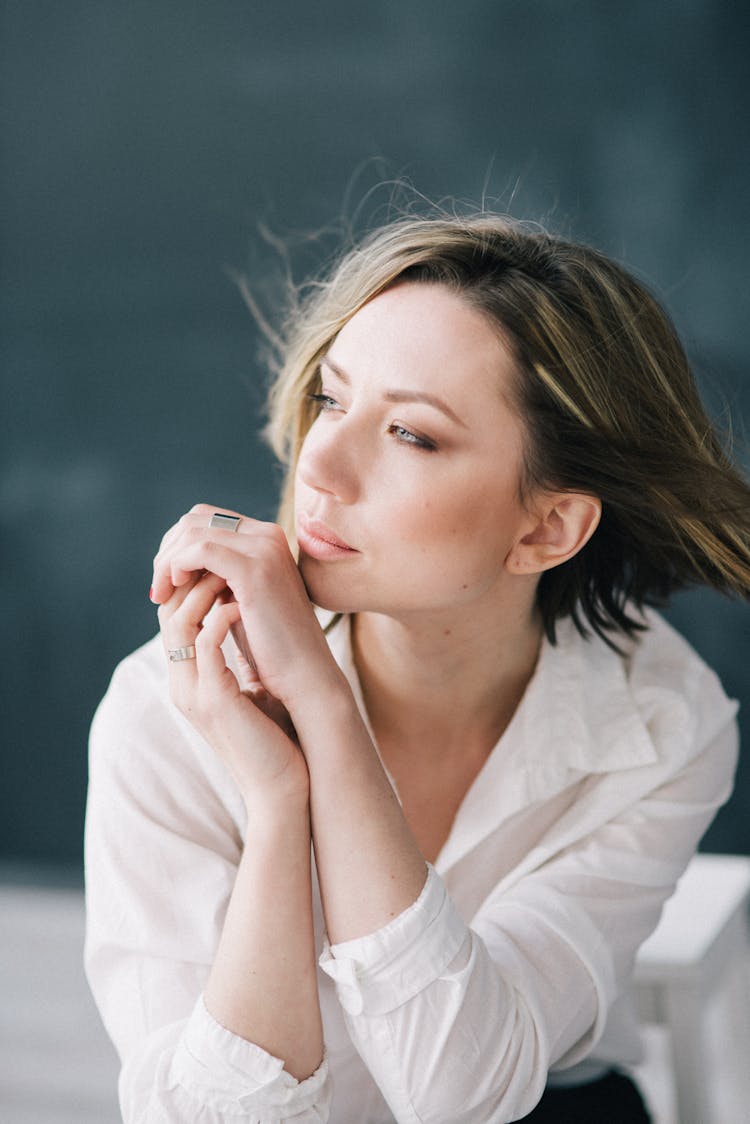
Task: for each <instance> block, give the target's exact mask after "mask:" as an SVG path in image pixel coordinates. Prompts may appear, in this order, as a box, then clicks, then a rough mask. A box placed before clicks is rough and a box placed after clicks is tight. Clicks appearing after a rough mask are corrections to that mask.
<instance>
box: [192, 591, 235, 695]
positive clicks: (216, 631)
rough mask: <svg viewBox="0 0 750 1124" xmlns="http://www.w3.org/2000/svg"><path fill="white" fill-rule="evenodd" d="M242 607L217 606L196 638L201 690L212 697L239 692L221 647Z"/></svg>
mask: <svg viewBox="0 0 750 1124" xmlns="http://www.w3.org/2000/svg"><path fill="white" fill-rule="evenodd" d="M239 616H240V607H239V605H238V604H237V602H236V601H228V602H225V603H223V604H222V603H221V602H218V603H217V604H216V605H214V607H213V609H212V610H211V612H210V613H209V615H208V616H207V617H206V620H205V621H204V624H203V627H202V629H201V631H200V633H199V634H198V636H197V637H196V640H195V650H196V656H197V661H196V662H197V670H198V675H199V678H200V681H201V687H202V689H204V690H208V691H210V692H211V693H214V692H216V693H220V692H223V691H227V690H230V691H231V692H232V693H233V694H236V693H237V692H239V689H240V688H239V684H238V682H237V680H236V678H235V676H234V675H233V674H232V672H231V671H230V670H229V668H228V667H227V665H226V661H225V659H224V653H223V652H222V650H221V647H222V644H224V642H225V641H226V639H227V636H228V635H229V631H230V629H231V627H232V625H233V624H234V623H235V622H236V621H238V620H239Z"/></svg>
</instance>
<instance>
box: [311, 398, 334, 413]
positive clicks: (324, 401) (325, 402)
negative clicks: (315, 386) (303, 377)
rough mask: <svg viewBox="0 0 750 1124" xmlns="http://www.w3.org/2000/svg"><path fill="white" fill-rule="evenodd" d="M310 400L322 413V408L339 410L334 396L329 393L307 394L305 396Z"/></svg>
mask: <svg viewBox="0 0 750 1124" xmlns="http://www.w3.org/2000/svg"><path fill="white" fill-rule="evenodd" d="M307 397H308V398H309V400H310V401H311V402H314V403H315V404H316V406H317V407H318V409H319V411H320V412H321V413H322V412H323V411H324V410H340V409H341V407H340V406H339V404H338V402H337V401H336V399H335V398H331V396H330V394H308V396H307Z"/></svg>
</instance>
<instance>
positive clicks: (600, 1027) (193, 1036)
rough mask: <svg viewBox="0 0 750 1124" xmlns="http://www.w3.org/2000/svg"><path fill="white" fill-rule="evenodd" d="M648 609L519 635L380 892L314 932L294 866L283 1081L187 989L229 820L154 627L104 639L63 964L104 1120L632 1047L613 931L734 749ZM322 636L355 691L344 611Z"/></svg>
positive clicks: (525, 1082) (418, 1082)
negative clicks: (505, 691) (107, 1070)
mask: <svg viewBox="0 0 750 1124" xmlns="http://www.w3.org/2000/svg"><path fill="white" fill-rule="evenodd" d="M648 619H649V622H650V624H651V628H650V629H649V631H648V632H647V633H645V634H644V636H643V638H642V639H640V640H639V641H638V642H637V643H628V644H627V654H626V655H625V656H624V657H620V656H618V655H617V654H616V653H614V652H612V651H611V650H610V649H609V648H608V647H607V646H606V645H604V644H603V643H602V642H601V641H600V640H598V639H597V638H595V637H594V638H591V639H589V640H587V641H584V640H582V639H581V638H580V637H579V636H578V634H577V633H576V631H575V629H574V628H573V626H572V624H570V622H564V623H563V624H562V625H561V626H560V628H559V640H558V644H557V646H552V645H550V644H548V643H547V642H545V643H544V644H543V646H542V651H541V654H540V658H539V662H538V665H537V668H536V671H535V673H534V676H533V678H532V680H531V682H530V684H529V686H528V688H527V690H526V693H525V695H524V698H523V700H522V701H521V704H520V706H519V707H518V709H517V711H516V714H515V715H514V717H513V720H512V721H511V723H510V725H509V727H508V728H507V730H506V731H505V733H504V734H503V736H502V738H501V739H500V741H499V742H498V744H497V746H496V747H495V748H494V750H493V752H492V754H491V755H490V757H489V758H488V760H487V761H486V763H485V765H484V767H483V769H482V770H481V772H480V774H479V776H478V777H477V778H476V780H475V782H474V784H473V785H472V787H471V789H470V790H469V792H468V793H467V795H466V797H465V799H464V801H463V803H462V805H461V807H460V809H459V811H458V814H457V816H456V818H455V821H454V824H453V826H452V829H451V832H450V835H449V837H448V839H447V841H446V843H445V846H444V847H443V849H442V851H441V853H440V855H439V856H438V858H437V860H436V862H435V866H434V869H433V868H432V867H430V868H429V874H428V879H427V882H426V884H425V887H424V889H423V891H422V893H421V895H420V897H419V899H418V900H417V901H416V902H415V903H413V905H412V906H410V908H409V909H407V910H406V911H405V912H404V913H403V914H402V915H401V916H400V917H397V918H396V919H395V920H394V921H392V922H391V923H390V924H389V925H387V926H386V927H385V928H383V929H381V930H379V931H378V932H376V933H372V934H370V935H368V936H366V937H363V938H361V939H358V940H353V941H347V942H346V943H344V944H341V945H338V946H333V947H331V946H329V944H328V942H327V940H326V939H325V933H324V931H323V922H322V913H321V909H320V901H319V896H318V891H317V881H316V880H314V881H315V894H314V898H315V900H314V909H315V922H316V940H317V942H318V949H319V951H320V964H321V973H320V995H321V1008H322V1015H323V1023H324V1031H325V1039H326V1059H325V1060H324V1062H323V1064H322V1065H321V1067H320V1068H319V1070H318V1071H317V1073H315V1074H313V1075H312V1076H311V1077H310V1078H308V1079H307V1080H306V1081H303V1082H301V1083H298V1082H297V1081H295V1079H294V1078H292V1077H291V1076H290V1075H289V1074H288V1073H287V1072H286V1071H285V1070H284V1068H283V1060H281V1059H274V1058H272V1057H270V1055H268V1054H266V1053H265V1052H264V1051H263V1050H261V1049H260V1048H259V1047H257V1046H254V1045H252V1044H251V1043H248V1042H245V1041H244V1040H243V1039H240V1038H237V1037H236V1036H234V1035H232V1034H231V1033H230V1032H229V1031H227V1030H225V1029H224V1028H222V1027H220V1026H218V1024H217V1023H216V1022H215V1021H214V1020H213V1019H212V1018H211V1016H210V1015H209V1014H208V1012H207V1011H206V1009H205V1006H204V1005H203V1003H202V998H201V992H202V988H203V985H204V983H205V981H206V979H207V976H208V972H209V969H210V965H211V962H212V959H213V956H214V951H215V948H216V945H217V943H218V939H219V934H220V932H221V927H222V923H223V918H224V913H225V910H226V906H227V901H228V898H229V895H230V893H231V890H232V886H233V881H234V877H235V872H236V868H237V864H238V862H239V858H240V854H241V850H242V848H243V846H244V845H245V844H246V845H247V846H252V825H248V824H246V822H245V814H244V805H243V803H242V800H241V798H240V797H239V794H238V793H237V791H236V789H235V787H234V785H233V783H232V780H231V778H230V777H229V775H228V773H227V771H226V770H225V768H224V766H223V765H222V764H221V762H220V761H219V760H218V758H217V757H216V755H215V754H214V753H213V751H212V750H211V749H210V747H209V746H208V745H207V744H206V743H205V742H204V741H203V740H202V739H201V738H200V737H199V736H198V735H197V734H196V733H195V732H194V731H193V730H192V728H191V727H190V726H189V724H188V723H187V722H186V721H185V720H184V719H183V718H182V716H181V715H180V714H179V713H178V712H177V710H176V709H175V708H174V707H173V706H172V705H171V703H170V702H169V700H168V695H167V686H166V667H165V661H164V656H163V653H162V650H161V646H160V644H159V642H158V640H154V641H152V642H150V643H149V644H146V645H145V646H144V647H143V648H141V649H140V650H139V651H137V652H135V653H134V654H133V655H132V656H130V657H129V658H128V659H126V660H124V661H123V663H122V664H121V665H120V667H119V668H118V669H117V671H116V672H115V675H114V678H113V681H112V684H111V687H110V689H109V691H108V693H107V695H106V696H105V698H104V700H103V702H102V704H101V706H100V708H99V710H98V712H97V715H96V718H95V720H94V725H93V729H92V737H91V774H90V789H89V803H88V812H87V825H86V864H87V897H88V932H87V943H86V967H87V972H88V977H89V981H90V983H91V987H92V989H93V992H94V995H95V998H96V1001H97V1003H98V1005H99V1008H100V1010H101V1013H102V1017H103V1019H104V1022H105V1025H106V1027H107V1029H108V1031H109V1033H110V1035H111V1036H112V1039H113V1041H114V1043H115V1045H116V1047H117V1049H118V1051H119V1053H120V1056H121V1058H122V1062H123V1070H122V1076H121V1080H120V1097H121V1104H122V1109H123V1117H124V1120H125V1122H126V1124H157V1122H158V1124H178V1122H179V1124H183V1122H186V1121H190V1122H196V1124H229V1122H232V1124H240V1122H242V1124H271V1122H280V1121H294V1122H295V1124H310V1122H313V1121H314V1122H319V1121H326V1120H327V1121H329V1122H330V1124H354V1122H356V1124H392V1122H393V1121H394V1120H395V1121H397V1122H398V1124H417V1122H421V1124H428V1122H430V1124H500V1122H501V1121H509V1120H514V1119H518V1118H519V1117H521V1116H523V1115H525V1114H526V1113H528V1112H530V1111H531V1109H532V1108H533V1107H534V1105H535V1104H536V1102H537V1101H538V1099H539V1097H540V1096H541V1094H542V1091H543V1088H544V1085H545V1081H546V1080H547V1077H548V1070H550V1069H551V1070H552V1072H551V1074H550V1079H551V1080H554V1076H555V1072H560V1075H561V1079H564V1080H565V1081H566V1082H568V1081H575V1080H576V1079H578V1080H585V1079H586V1078H587V1077H588V1076H590V1075H592V1074H595V1073H596V1072H597V1067H598V1066H601V1065H602V1064H604V1065H609V1064H617V1063H623V1064H627V1063H630V1062H633V1061H635V1060H637V1058H638V1056H639V1044H638V1036H637V1031H636V1025H635V1020H634V1017H633V1014H632V1011H631V1007H630V1003H629V999H628V994H627V992H628V984H629V980H630V975H631V970H632V966H633V961H634V957H635V954H636V951H637V949H638V947H639V945H640V944H641V943H642V942H643V941H644V940H645V938H646V937H647V936H648V935H649V933H650V932H651V931H652V930H653V929H654V928H655V926H656V924H657V921H658V919H659V914H660V911H661V908H662V905H663V903H664V901H665V900H666V898H667V897H668V896H669V895H670V893H671V892H672V889H673V888H674V885H675V882H676V880H677V878H678V877H679V875H680V874H681V872H682V871H683V869H684V868H685V866H686V865H687V863H688V861H689V859H690V857H691V855H692V854H693V852H694V850H695V847H696V845H697V842H698V840H699V838H700V836H701V835H702V833H703V832H704V830H705V828H706V827H707V825H708V823H709V822H710V820H711V819H712V817H713V815H714V813H715V811H716V809H717V808H718V807H719V806H720V805H721V804H722V803H723V802H724V801H725V800H726V799H727V797H728V796H729V793H730V791H731V785H732V777H733V773H734V768H735V764H736V756H737V730H736V722H735V713H736V704H734V703H733V702H731V701H730V700H728V699H727V698H726V696H725V695H724V693H723V691H722V689H721V687H720V685H719V682H718V680H717V678H716V676H715V675H714V674H713V672H711V671H710V670H709V669H708V668H707V667H706V666H705V665H704V664H703V663H702V662H701V660H700V659H699V658H698V656H697V655H696V654H695V653H694V652H693V651H692V650H691V649H690V647H689V646H688V645H687V643H686V642H685V641H684V640H683V639H682V638H681V637H679V636H678V635H677V634H676V633H675V632H674V631H673V630H672V629H671V628H670V627H669V626H668V625H667V624H666V623H665V622H664V621H663V620H662V619H661V618H659V617H658V616H657V615H656V614H650V615H649V618H648ZM329 641H330V644H331V648H332V650H333V652H334V655H335V657H336V659H337V660H338V661H339V663H340V664H341V666H342V667H343V669H344V671H345V672H346V674H347V676H348V678H349V680H350V682H351V684H352V687H353V690H354V692H355V695H356V696H357V699H358V702H359V703H360V706H361V705H362V703H361V694H360V690H359V684H358V682H357V679H356V673H355V670H354V667H353V662H352V656H351V647H350V639H349V628H348V621H347V619H346V618H344V619H343V620H342V621H341V622H340V623H339V624H338V625H336V627H335V628H334V629H333V630H332V632H331V634H330V637H329ZM365 717H366V716H365ZM576 1066H577V1067H579V1068H570V1067H576ZM562 1071H565V1072H564V1077H563V1074H562Z"/></svg>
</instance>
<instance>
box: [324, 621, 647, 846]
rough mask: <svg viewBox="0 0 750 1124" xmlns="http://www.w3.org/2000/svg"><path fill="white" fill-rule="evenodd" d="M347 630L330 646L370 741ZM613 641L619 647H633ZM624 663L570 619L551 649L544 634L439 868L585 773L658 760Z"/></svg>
mask: <svg viewBox="0 0 750 1124" xmlns="http://www.w3.org/2000/svg"><path fill="white" fill-rule="evenodd" d="M349 625H350V618H349V617H346V616H345V617H343V618H342V620H341V621H340V622H339V623H338V624H336V625H335V626H334V628H333V629H332V631H331V634H330V636H329V643H330V645H331V650H332V652H333V655H334V657H335V659H336V660H337V662H338V663H339V665H340V666H341V668H342V670H343V672H344V674H345V675H346V677H347V679H348V680H349V683H350V685H351V687H352V691H353V693H354V696H355V699H356V701H357V704H358V705H359V707H360V710H361V712H362V714H363V717H364V720H365V723H366V724H367V726H368V729H369V731H370V734H371V736H372V729H371V728H370V726H369V721H368V718H367V711H366V709H365V706H364V701H363V697H362V690H361V686H360V683H359V678H358V675H357V671H356V667H355V665H354V658H353V654H352V648H351V630H350V627H349ZM621 639H622V640H623V642H624V644H623V646H625V644H627V645H631V644H632V643H633V642H630V641H626V640H625V638H624V637H623V638H621ZM636 642H637V641H636ZM627 663H628V660H627V655H625V656H621V655H620V654H618V653H617V652H615V651H613V649H611V648H610V647H609V646H608V645H607V644H605V643H604V641H603V640H601V639H600V638H599V637H598V636H595V635H592V636H590V637H588V638H584V637H582V636H581V635H580V633H579V632H578V630H577V629H576V627H575V625H574V624H573V622H572V621H571V620H569V619H567V620H563V621H561V622H559V623H558V626H557V643H556V644H554V645H553V644H551V643H550V642H549V640H547V638H546V637H545V638H544V640H543V641H542V645H541V648H540V653H539V659H538V660H537V666H536V669H535V671H534V674H533V676H532V678H531V680H530V681H529V684H528V686H527V688H526V691H525V693H524V696H523V698H522V700H521V702H520V703H519V706H518V708H517V710H516V713H515V714H514V716H513V719H512V720H511V722H510V724H509V725H508V727H507V729H506V730H505V732H504V733H503V735H502V737H501V738H500V740H499V741H498V743H497V744H496V745H495V747H494V748H493V750H492V752H491V753H490V755H489V757H488V758H487V761H486V762H485V764H484V766H483V768H482V769H481V771H480V773H479V774H478V776H477V777H476V778H475V780H474V783H473V784H472V786H471V788H470V789H469V791H468V793H467V794H466V797H465V799H464V801H463V803H462V805H461V808H460V809H459V812H458V815H457V816H456V820H455V822H454V829H453V830H452V831H451V834H450V837H449V839H448V840H447V842H446V846H445V848H444V853H443V854H441V862H440V864H439V865H440V866H441V867H443V866H444V865H445V863H446V860H448V859H449V858H450V861H451V862H453V861H456V860H457V859H458V858H459V857H460V853H464V852H465V851H466V850H467V849H468V848H469V846H473V845H474V844H476V842H478V841H479V839H480V838H482V837H483V836H485V835H486V834H488V833H489V832H490V831H492V830H494V829H495V828H496V827H497V826H498V825H499V824H500V823H501V822H502V821H503V820H505V819H507V818H508V817H509V816H510V815H512V814H514V813H515V812H518V811H520V810H521V809H523V808H524V807H527V806H529V805H530V804H533V803H536V802H537V801H540V800H544V799H550V798H551V797H552V796H554V795H556V794H557V793H559V792H561V791H562V790H563V789H565V788H567V787H568V786H569V785H571V784H574V783H575V782H577V781H578V780H581V779H582V778H583V777H584V776H586V775H589V774H603V773H610V772H615V771H618V770H625V769H633V768H637V767H639V766H643V765H651V764H653V763H654V762H656V761H657V760H658V754H657V751H656V747H655V745H654V742H653V739H652V738H651V736H650V734H649V732H648V729H647V728H646V725H645V723H644V720H643V718H642V716H641V714H640V712H639V709H638V707H637V705H636V701H635V699H634V698H633V696H632V693H631V691H630V687H629V685H628V679H627ZM391 782H392V778H391ZM392 783H393V782H392ZM454 852H455V853H454Z"/></svg>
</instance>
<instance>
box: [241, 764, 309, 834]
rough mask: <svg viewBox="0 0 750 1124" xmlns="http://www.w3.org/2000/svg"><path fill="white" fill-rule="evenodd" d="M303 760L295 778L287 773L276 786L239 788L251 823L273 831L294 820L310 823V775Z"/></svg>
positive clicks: (270, 784) (272, 784)
mask: <svg viewBox="0 0 750 1124" xmlns="http://www.w3.org/2000/svg"><path fill="white" fill-rule="evenodd" d="M300 758H301V765H300V766H298V767H297V768H296V769H295V770H294V775H286V774H287V771H286V770H285V772H284V773H283V774H280V776H279V777H278V778H277V779H276V780H275V781H274V782H273V783H266V784H264V785H258V784H254V783H252V782H250V783H247V784H245V785H241V786H240V792H241V795H242V799H243V801H244V804H245V810H246V811H247V819H248V823H251V822H252V823H254V824H258V825H265V826H266V827H268V828H269V829H274V828H276V827H277V825H278V824H288V823H289V822H290V820H291V819H295V818H298V819H305V818H307V819H308V820H309V815H310V775H309V773H308V771H307V766H306V764H305V762H304V758H302V755H301V754H300Z"/></svg>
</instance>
